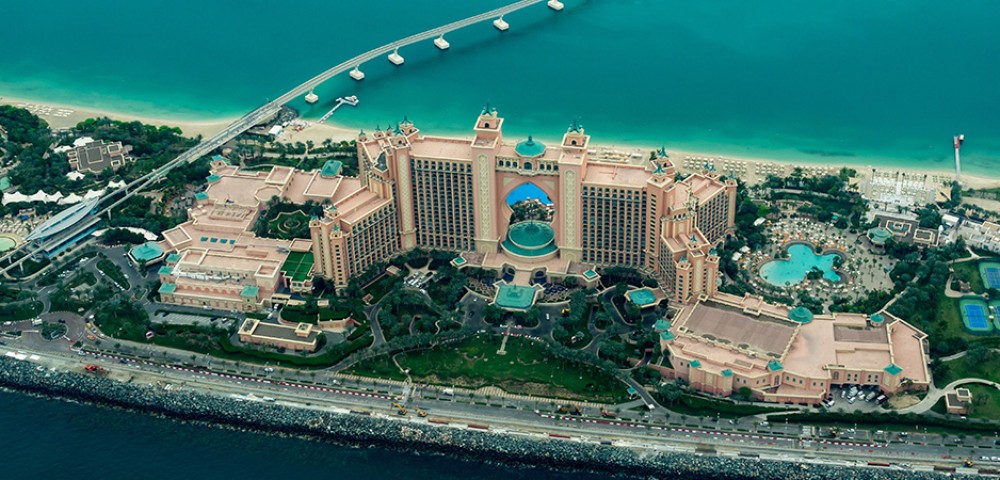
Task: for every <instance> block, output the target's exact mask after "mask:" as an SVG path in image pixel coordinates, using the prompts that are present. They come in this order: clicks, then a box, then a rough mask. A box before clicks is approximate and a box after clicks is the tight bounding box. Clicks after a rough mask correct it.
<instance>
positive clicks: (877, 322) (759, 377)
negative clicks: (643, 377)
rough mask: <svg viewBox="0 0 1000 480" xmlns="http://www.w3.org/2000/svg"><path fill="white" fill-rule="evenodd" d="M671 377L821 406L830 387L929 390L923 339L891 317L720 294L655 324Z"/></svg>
mask: <svg viewBox="0 0 1000 480" xmlns="http://www.w3.org/2000/svg"><path fill="white" fill-rule="evenodd" d="M659 327H661V328H660V330H661V334H660V344H661V346H662V348H663V351H664V352H668V357H669V359H670V363H671V365H672V367H673V373H674V374H675V376H676V377H678V378H683V379H685V380H687V381H688V382H689V383H690V384H691V386H692V387H694V388H695V389H698V390H701V391H704V392H708V393H712V394H716V395H727V396H728V395H732V394H736V393H739V392H740V390H741V389H743V388H744V387H746V388H747V389H749V391H750V392H751V394H752V396H753V397H755V398H757V399H758V400H763V401H768V402H781V403H806V404H817V403H820V402H821V401H822V400H823V399H824V398H825V397H826V396H828V395H829V394H830V391H831V388H832V387H837V386H841V385H862V386H874V387H877V388H879V389H880V390H881V391H882V392H883V393H887V394H894V393H898V392H901V391H905V390H910V389H914V390H926V389H927V388H928V387H929V385H930V373H929V372H928V369H927V360H928V357H927V347H928V346H927V335H926V334H924V333H923V332H921V331H920V330H918V329H917V328H915V327H914V326H912V325H910V324H909V323H906V322H905V321H903V320H900V319H898V318H895V317H893V316H891V315H890V314H888V313H885V312H883V313H878V314H874V315H871V316H868V315H863V314H851V313H835V314H830V315H814V314H813V313H812V312H810V311H809V310H807V309H805V308H803V307H795V308H788V307H786V306H776V305H773V304H769V303H766V302H764V301H763V300H762V299H761V298H759V297H754V296H750V295H746V296H744V297H737V296H734V295H729V294H726V293H717V294H716V295H714V296H713V297H711V298H703V299H701V300H699V301H698V302H696V303H694V304H690V305H685V306H683V307H682V309H681V311H680V313H678V314H677V315H676V316H675V317H674V322H672V323H669V324H666V325H659Z"/></svg>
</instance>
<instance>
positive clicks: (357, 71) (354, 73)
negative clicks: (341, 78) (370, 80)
mask: <svg viewBox="0 0 1000 480" xmlns="http://www.w3.org/2000/svg"><path fill="white" fill-rule="evenodd" d="M350 75H351V78H353V79H355V80H357V81H359V82H360V81H362V80H364V79H365V72H362V71H361V65H358V66H356V67H354V70H351V74H350Z"/></svg>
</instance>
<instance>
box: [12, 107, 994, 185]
mask: <svg viewBox="0 0 1000 480" xmlns="http://www.w3.org/2000/svg"><path fill="white" fill-rule="evenodd" d="M0 104H6V105H14V106H19V107H22V108H28V109H29V110H30V111H32V113H35V114H36V115H39V117H41V118H42V119H44V120H45V121H46V122H48V123H49V125H50V126H51V127H52V128H55V129H65V128H72V127H73V126H75V125H76V124H77V123H79V122H81V121H83V120H86V119H88V118H94V117H108V118H111V119H114V120H122V121H140V122H143V123H146V124H149V125H156V126H161V125H166V126H171V127H178V128H180V129H181V131H182V132H183V134H184V135H187V136H197V135H201V136H203V137H208V136H211V135H213V134H215V133H218V132H219V131H221V130H222V129H224V128H225V127H226V126H228V125H229V124H230V123H232V122H233V121H235V120H236V117H232V118H215V119H206V120H204V121H192V120H181V119H169V118H156V117H151V116H144V115H134V114H130V113H128V112H120V111H113V110H104V109H99V108H92V107H80V106H76V105H69V104H65V103H55V102H49V101H45V100H37V99H27V98H21V97H7V96H2V97H0ZM306 121H307V122H308V123H309V126H308V127H306V128H305V129H303V130H302V131H300V132H289V133H287V134H286V135H284V136H283V137H282V139H281V140H282V141H283V142H286V143H294V142H306V141H310V140H311V141H313V142H314V143H316V144H319V143H321V142H322V141H323V140H326V139H331V140H333V141H335V142H339V141H345V140H346V141H350V140H354V139H356V138H357V133H358V128H354V127H350V126H347V125H343V124H338V123H336V121H335V120H334V121H331V122H328V123H324V124H317V123H316V122H315V121H310V120H306ZM442 135H450V134H448V133H442ZM454 136H456V137H458V138H469V137H470V135H469V134H456V135H454ZM537 138H538V139H539V140H540V141H542V142H544V143H549V144H558V143H559V142H560V141H561V139H556V138H546V137H545V135H540V136H537ZM612 145H613V147H612ZM594 148H614V149H616V150H621V151H629V152H634V153H641V154H643V155H648V154H649V152H651V151H653V150H654V149H655V148H657V147H656V146H654V145H636V144H632V143H629V142H613V141H609V142H597V143H595V144H594ZM667 152H668V153H670V155H671V159H672V160H673V161H674V164H675V166H677V168H678V169H679V170H681V171H688V170H690V169H687V168H684V166H683V165H682V164H683V162H684V159H686V158H687V159H699V160H698V161H699V162H700V161H702V160H709V159H711V160H714V161H719V162H721V161H723V160H725V161H729V162H733V163H742V164H744V165H747V166H748V170H747V174H746V175H745V176H744V177H742V178H743V180H744V181H746V182H747V183H749V184H754V183H758V182H760V181H762V180H763V179H764V178H765V176H764V175H757V174H754V173H751V171H752V170H753V166H754V165H756V164H761V165H768V166H771V167H772V170H773V169H777V170H778V171H779V172H780V171H782V170H785V171H790V169H791V168H794V167H804V168H807V169H808V168H828V169H830V170H831V171H836V170H839V169H840V168H841V167H847V168H852V169H855V170H857V171H858V172H859V173H861V174H863V175H867V174H869V172H871V171H873V170H874V171H877V172H878V173H879V174H883V175H893V174H906V175H929V176H934V177H938V178H941V179H949V178H954V176H955V172H954V171H953V170H942V169H933V168H931V169H929V168H920V167H919V166H914V167H912V168H907V169H900V168H896V167H892V166H889V167H882V166H878V165H872V164H870V163H865V162H862V161H858V162H843V161H837V160H839V159H840V158H839V157H838V158H837V159H831V162H829V163H826V164H817V163H814V162H805V161H803V162H796V161H789V160H782V159H771V158H763V157H758V156H742V155H728V154H719V153H706V152H693V151H685V150H674V149H671V148H669V146H668V147H667ZM720 173H728V172H725V171H722V170H721V169H720ZM779 176H780V175H779ZM962 183H963V186H965V187H967V188H974V189H984V188H995V187H1000V174H998V177H996V178H993V177H985V176H982V175H974V174H969V173H967V172H963V174H962Z"/></svg>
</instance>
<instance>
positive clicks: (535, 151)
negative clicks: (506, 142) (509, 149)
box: [514, 135, 545, 157]
mask: <svg viewBox="0 0 1000 480" xmlns="http://www.w3.org/2000/svg"><path fill="white" fill-rule="evenodd" d="M514 151H515V152H517V154H518V155H520V156H522V157H537V156H539V155H541V154H543V153H545V144H544V143H542V142H536V141H535V139H534V138H532V137H531V136H530V135H529V136H528V139H527V140H525V141H523V142H521V143H518V144H517V146H516V147H514Z"/></svg>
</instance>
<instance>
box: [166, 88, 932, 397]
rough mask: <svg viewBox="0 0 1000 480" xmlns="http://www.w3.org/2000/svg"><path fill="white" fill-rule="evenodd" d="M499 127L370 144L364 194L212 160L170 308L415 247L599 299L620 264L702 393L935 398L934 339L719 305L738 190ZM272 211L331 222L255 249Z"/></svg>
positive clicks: (888, 324) (409, 127)
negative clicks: (513, 230) (648, 286)
mask: <svg viewBox="0 0 1000 480" xmlns="http://www.w3.org/2000/svg"><path fill="white" fill-rule="evenodd" d="M503 123H504V119H503V118H501V117H500V116H499V115H497V113H496V111H495V110H492V109H489V108H486V109H484V110H483V112H482V113H481V114H480V115H479V116H478V118H477V119H476V123H475V125H474V128H473V136H472V138H471V139H455V138H444V137H431V136H421V135H420V132H419V131H418V130H417V128H416V127H415V126H414V125H413V124H412V123H410V122H408V121H405V120H404V121H403V122H402V123H401V124H399V125H398V126H396V127H395V128H394V129H391V130H384V131H381V130H380V131H375V132H372V133H364V132H362V133H361V134H360V135H359V136H358V140H357V154H358V161H359V172H360V174H359V176H358V177H356V178H355V177H345V176H343V175H341V174H340V165H339V162H328V163H327V165H325V166H324V167H323V168H322V169H320V170H316V171H310V172H304V171H298V170H295V169H292V168H288V167H273V168H272V169H271V170H270V171H266V172H248V171H242V170H240V169H239V168H237V167H234V166H231V165H229V164H228V163H227V162H225V161H224V160H222V159H219V160H216V161H213V162H212V175H210V176H209V178H208V182H209V185H208V187H207V188H206V190H205V191H204V192H200V193H199V194H198V195H197V196H196V203H195V206H194V208H192V209H191V210H190V212H189V215H190V220H189V221H188V222H186V223H184V224H182V225H180V226H178V227H176V228H174V229H171V230H168V231H166V232H164V237H165V238H164V240H163V241H162V242H161V246H162V247H163V249H164V251H165V252H170V255H169V256H168V257H167V260H166V262H165V265H164V266H163V267H161V268H160V280H161V284H162V286H161V288H160V297H161V300H162V301H164V302H167V303H175V304H183V305H204V306H209V307H215V308H224V309H231V310H239V311H248V312H250V311H262V310H265V309H267V308H270V307H271V306H272V305H273V304H275V303H285V302H286V301H288V299H289V297H290V295H291V294H292V293H294V292H297V291H308V290H309V289H310V288H311V286H312V285H311V279H312V277H313V276H322V277H325V278H327V279H329V280H331V281H332V282H333V283H334V284H335V285H337V286H338V287H344V286H346V285H347V283H348V281H349V279H350V278H351V277H352V276H355V275H357V274H359V273H361V272H363V271H365V270H366V269H368V268H369V267H370V266H372V265H374V264H375V263H377V262H380V261H384V260H386V259H388V258H390V257H392V256H393V255H395V254H397V253H400V252H402V251H406V250H409V249H412V248H417V247H423V248H433V249H444V250H452V251H455V252H456V255H458V256H459V257H458V258H457V259H456V260H457V261H458V262H456V263H457V264H460V265H462V266H465V265H475V266H481V267H484V268H489V269H494V270H502V271H504V272H509V273H514V275H513V282H512V283H514V284H516V285H522V286H526V285H529V284H530V280H531V279H532V278H535V276H536V275H538V274H539V273H543V274H545V275H553V276H555V277H559V276H573V275H575V276H579V277H582V278H583V279H584V280H585V283H588V284H592V283H593V282H594V281H595V277H596V275H595V274H594V273H593V269H594V267H597V266H606V265H627V266H631V267H635V268H638V269H641V270H643V271H645V272H647V273H649V274H651V275H654V276H656V277H657V278H658V279H659V281H660V285H661V288H662V290H663V291H664V293H665V294H666V295H667V296H669V297H670V298H671V299H672V301H673V303H674V304H675V305H682V306H683V307H682V310H681V312H680V314H679V315H678V316H677V317H675V319H674V322H673V324H672V325H671V324H667V325H666V328H663V329H661V344H662V347H663V350H664V351H665V352H667V353H668V355H669V358H670V360H671V363H672V365H673V367H672V368H671V369H669V370H670V371H669V373H670V374H672V375H674V376H677V377H680V378H684V379H686V380H688V381H689V382H690V384H691V385H692V386H694V387H695V388H697V389H700V390H703V391H706V392H710V393H715V394H722V395H727V394H731V393H734V392H738V391H739V390H740V389H741V388H742V387H747V388H750V389H751V391H752V392H753V393H754V395H755V396H756V397H757V398H759V399H761V400H765V401H772V402H801V403H817V402H818V401H819V400H821V399H822V398H823V396H825V395H826V394H828V392H829V391H830V388H831V386H834V385H840V384H847V383H855V384H868V385H878V386H879V388H881V389H882V390H883V391H886V392H890V393H891V392H897V391H901V390H904V389H908V388H926V387H927V385H928V383H929V373H928V372H927V368H926V345H925V343H926V335H924V334H923V333H922V332H920V331H919V330H917V329H915V328H914V327H912V326H910V325H909V324H907V323H906V322H904V321H902V320H899V319H894V318H891V317H889V316H888V315H883V316H878V317H876V316H873V317H872V318H868V317H865V316H860V315H847V314H838V315H832V316H815V318H813V319H812V321H810V322H805V323H797V322H795V321H792V320H790V319H789V315H790V313H791V312H789V310H788V309H787V307H777V306H774V305H769V304H766V303H764V302H763V301H762V300H761V299H759V298H756V297H749V296H748V297H745V298H737V297H733V296H730V295H726V294H723V293H719V292H717V291H716V285H717V275H718V267H719V258H718V256H717V255H716V254H715V251H714V249H713V246H715V245H717V244H718V243H719V242H721V241H723V240H724V239H725V237H726V235H727V234H728V233H730V232H731V231H732V229H733V225H734V221H735V211H736V186H737V184H736V181H735V180H733V179H729V178H725V177H722V176H720V175H719V174H717V173H715V172H712V171H703V172H701V173H696V174H693V175H689V176H687V177H686V178H684V179H683V180H677V179H676V178H675V175H676V171H675V169H674V167H673V165H672V164H671V162H670V160H669V159H668V158H667V156H666V154H665V153H663V152H662V151H661V152H660V153H659V154H657V155H653V158H649V157H647V156H645V155H638V156H637V155H635V154H621V153H618V152H607V151H599V150H597V149H593V148H591V146H590V136H589V135H587V134H586V133H585V131H584V129H583V128H582V127H580V126H578V125H574V126H572V127H571V128H570V129H569V130H568V131H567V132H566V133H565V134H564V135H563V137H562V141H561V142H560V144H559V145H557V146H552V147H548V146H545V145H543V144H542V143H541V142H538V141H535V140H533V139H531V138H530V137H529V139H528V140H526V141H522V142H520V143H517V144H509V143H505V142H504V140H503ZM529 182H530V183H532V184H534V185H536V186H537V187H539V188H540V189H541V190H543V191H544V192H545V193H546V194H547V195H548V197H549V198H550V199H551V200H552V201H553V203H554V204H555V214H554V217H553V219H552V223H551V231H550V234H551V238H550V239H548V240H547V241H544V242H540V243H538V244H536V245H523V244H519V243H518V239H516V238H512V237H511V235H510V234H509V232H508V231H509V230H510V227H511V225H509V218H510V215H511V213H512V211H511V209H510V207H509V206H508V205H507V202H506V197H507V195H508V194H510V192H512V191H513V190H514V189H516V188H517V187H519V186H521V185H524V184H525V183H529ZM274 197H278V198H281V199H284V200H287V201H289V202H291V203H295V204H304V203H305V202H306V201H308V200H312V201H313V202H314V203H315V204H317V205H320V206H322V215H321V216H318V217H314V218H313V219H312V220H311V221H310V224H309V228H310V233H311V239H309V240H305V239H300V240H276V239H270V238H259V237H257V236H256V235H254V234H253V232H252V230H253V225H254V223H255V222H256V221H257V219H258V217H259V216H260V213H261V212H262V211H263V210H264V209H265V208H267V204H268V202H269V201H271V200H272V199H273V198H274ZM522 243H523V242H522ZM887 317H888V321H886V318H887ZM875 318H878V319H880V321H878V322H873V321H872V319H875ZM658 325H660V326H662V325H661V323H660V322H658Z"/></svg>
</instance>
